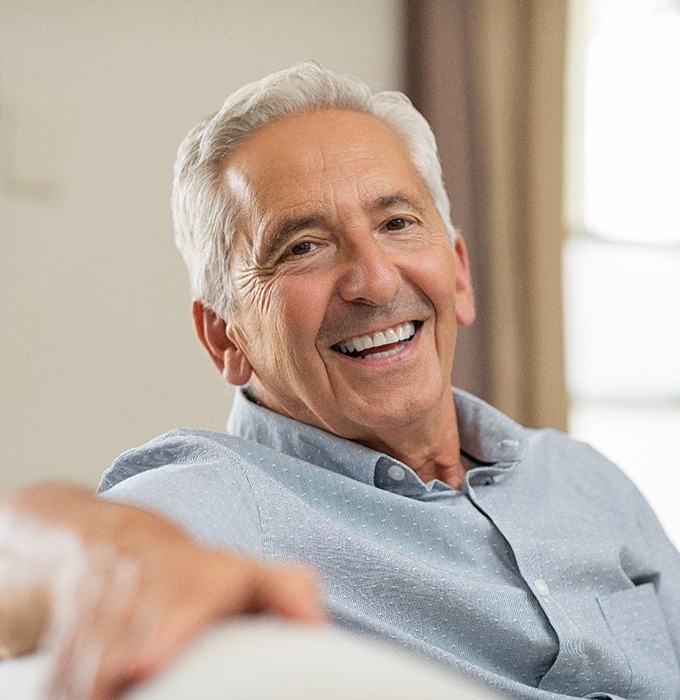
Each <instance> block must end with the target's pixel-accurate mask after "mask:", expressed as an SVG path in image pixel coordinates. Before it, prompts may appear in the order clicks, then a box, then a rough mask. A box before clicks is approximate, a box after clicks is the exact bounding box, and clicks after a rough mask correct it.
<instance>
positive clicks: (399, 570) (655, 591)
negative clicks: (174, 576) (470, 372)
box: [100, 391, 680, 700]
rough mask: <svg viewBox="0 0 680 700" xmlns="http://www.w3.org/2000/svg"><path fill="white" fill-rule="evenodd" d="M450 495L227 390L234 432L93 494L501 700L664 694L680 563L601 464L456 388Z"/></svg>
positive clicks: (122, 474) (674, 638)
mask: <svg viewBox="0 0 680 700" xmlns="http://www.w3.org/2000/svg"><path fill="white" fill-rule="evenodd" d="M455 400H456V411H457V415H458V423H459V431H460V435H461V454H462V456H463V458H464V460H465V461H466V464H467V466H468V468H469V469H468V471H467V474H466V477H465V480H464V483H463V487H462V489H461V490H460V491H458V490H455V489H452V488H451V487H449V486H447V485H446V484H444V483H442V482H439V481H433V482H430V483H427V484H425V483H423V482H422V481H421V480H420V478H419V477H418V476H417V474H416V473H415V472H414V471H412V470H411V469H410V468H409V467H408V466H406V465H405V464H403V463H401V462H398V461H397V460H394V459H393V458H391V457H389V456H388V455H385V454H381V453H378V452H375V451H373V450H370V449H368V448H366V447H363V446H361V445H358V444H356V443H353V442H350V441H348V440H345V439H343V438H339V437H337V436H335V435H332V434H329V433H326V432H325V431H323V430H320V429H317V428H313V427H311V426H308V425H304V424H302V423H299V422H297V421H294V420H291V419H289V418H285V417H283V416H280V415H278V414H276V413H273V412H271V411H269V410H267V409H266V408H262V407H261V406H258V405H256V404H254V403H252V402H250V401H248V400H247V399H246V398H244V397H243V396H242V395H238V396H237V398H236V400H235V403H234V407H233V410H232V414H231V417H230V420H229V426H228V430H229V432H230V433H231V435H223V434H218V433H210V432H203V431H195V430H192V431H188V430H175V431H172V432H170V433H168V434H167V435H164V436H161V437H159V438H157V439H155V440H153V441H152V442H150V443H148V444H147V445H144V446H143V447H141V448H138V449H135V450H131V451H129V452H127V453H125V454H124V455H122V456H121V457H120V458H119V459H118V460H117V461H116V462H115V463H114V465H113V466H112V467H111V468H110V469H109V470H108V471H107V472H106V474H105V475H104V477H103V479H102V483H101V486H100V489H101V490H102V491H106V497H108V498H111V499H115V500H118V501H122V502H128V503H134V504H136V505H141V506H143V507H146V508H149V509H153V510H156V511H159V512H161V513H163V514H165V515H166V516H169V517H170V518H172V519H174V520H175V521H176V522H178V523H179V524H180V525H182V526H183V527H184V528H185V529H186V530H188V531H189V532H191V533H193V535H194V536H195V537H197V538H198V539H199V540H201V541H202V542H204V543H206V544H209V545H211V546H216V547H223V548H231V549H237V550H241V551H245V552H249V553H252V554H256V555H260V556H264V557H267V558H270V559H277V560H282V559H285V560H289V559H295V560H305V561H307V562H311V563H312V564H313V565H314V566H316V567H317V568H318V569H319V570H320V571H321V572H322V573H323V575H324V577H325V582H326V584H325V586H326V588H325V591H326V599H327V602H328V607H329V610H330V611H331V614H332V615H333V617H334V619H335V620H336V621H337V622H338V623H339V624H341V625H343V626H347V627H349V628H352V629H354V630H363V631H366V632H368V633H371V634H377V635H380V636H381V637H386V638H389V639H392V640H394V641H395V642H397V643H399V644H401V645H403V646H406V647H408V648H410V649H412V650H414V651H417V652H421V653H423V654H426V655H427V656H429V657H431V658H434V659H437V660H439V661H441V662H443V663H445V664H447V665H449V666H451V667H453V668H455V669H458V670H459V671H462V672H463V673H467V674H469V675H472V676H474V677H476V678H478V679H481V680H482V681H484V682H486V683H488V684H489V685H491V686H493V687H495V688H496V689H498V690H500V691H502V692H504V693H506V694H508V695H509V696H511V697H516V698H525V699H527V700H530V699H536V700H539V699H542V700H547V699H548V698H553V699H557V698H565V697H569V698H573V697H579V698H581V697H589V698H619V697H621V698H638V699H639V700H655V699H657V698H659V699H660V698H664V699H666V698H667V699H669V700H670V699H677V698H680V671H679V668H678V652H679V651H680V557H679V556H678V553H677V551H676V550H675V548H674V547H673V545H672V544H671V543H670V542H669V541H668V539H667V538H666V536H665V534H664V532H663V530H662V528H661V526H660V525H659V523H658V521H657V519H656V517H655V516H654V514H653V513H652V512H651V510H650V508H649V506H648V505H647V503H646V502H645V501H644V499H643V498H642V497H641V496H640V494H639V492H638V491H637V490H636V489H635V487H634V486H633V485H632V484H631V483H630V482H629V481H628V479H627V478H626V477H625V476H623V474H622V473H621V472H620V471H619V470H618V469H617V468H616V467H614V466H613V465H612V464H610V463H609V462H608V461H607V460H605V459H604V458H603V457H602V456H601V455H599V454H598V453H596V452H594V451H593V450H592V449H591V448H589V447H588V446H586V445H583V444H581V443H577V442H574V441H573V440H570V439H569V438H567V437H566V436H564V435H562V434H560V433H558V432H556V431H553V430H540V431H535V430H527V429H524V428H522V427H520V426H519V425H517V424H516V423H514V422H513V421H512V420H510V419H509V418H508V417H507V416H504V415H503V414H502V413H500V412H499V411H497V410H495V409H494V408H492V407H490V406H488V405H487V404H485V403H484V402H482V401H480V400H479V399H476V398H475V397H473V396H470V395H469V394H466V393H464V392H459V391H456V392H455Z"/></svg>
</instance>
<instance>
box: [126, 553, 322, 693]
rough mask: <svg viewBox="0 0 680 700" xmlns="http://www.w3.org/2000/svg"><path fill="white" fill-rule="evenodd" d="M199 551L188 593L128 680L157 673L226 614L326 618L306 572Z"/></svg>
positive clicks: (317, 589) (314, 581)
mask: <svg viewBox="0 0 680 700" xmlns="http://www.w3.org/2000/svg"><path fill="white" fill-rule="evenodd" d="M203 551H204V553H203V555H202V556H204V557H205V559H204V561H203V568H202V569H200V573H198V572H199V567H195V568H194V572H195V575H194V577H193V589H192V591H193V594H192V595H191V596H189V597H184V598H182V599H179V600H177V602H176V604H175V605H174V606H173V614H172V615H166V616H164V618H163V620H162V622H161V625H160V627H159V628H158V635H157V636H156V637H155V638H153V639H152V640H150V643H149V645H148V647H147V648H146V650H141V651H140V654H139V656H138V658H137V660H136V663H135V664H134V665H133V667H132V668H131V673H130V676H129V677H128V679H129V680H134V681H139V680H141V679H143V678H146V677H148V676H150V675H152V674H153V673H156V672H157V671H158V670H160V669H161V668H163V667H164V666H166V665H167V663H168V662H169V661H170V660H171V659H173V658H174V657H175V656H176V654H177V653H178V652H179V651H180V650H181V649H182V648H183V647H184V646H185V645H186V643H187V642H188V641H189V640H190V639H191V638H192V637H193V636H195V635H196V633H197V632H198V631H200V630H201V629H203V628H204V627H205V626H206V625H207V624H208V623H211V622H214V621H216V620H219V619H223V618H225V617H228V616H232V615H240V614H252V613H262V612H269V613H272V614H275V615H280V616H282V617H285V618H287V619H291V620H297V621H299V622H306V623H320V622H323V621H325V620H326V614H325V610H324V607H323V604H322V602H321V597H320V587H319V584H318V579H317V577H316V576H315V575H313V574H312V573H311V572H309V571H306V570H303V569H298V568H292V567H284V566H270V565H268V564H262V563H261V562H257V561H254V560H252V559H248V558H245V557H236V556H226V555H224V554H221V553H213V552H210V551H209V550H203Z"/></svg>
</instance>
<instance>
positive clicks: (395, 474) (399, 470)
mask: <svg viewBox="0 0 680 700" xmlns="http://www.w3.org/2000/svg"><path fill="white" fill-rule="evenodd" d="M387 473H388V474H389V476H390V478H391V479H394V480H395V481H403V480H404V477H405V476H406V472H405V471H404V468H403V467H400V466H398V465H397V464H393V465H392V466H391V467H390V468H389V469H388V470H387Z"/></svg>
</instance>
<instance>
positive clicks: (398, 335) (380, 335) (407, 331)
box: [337, 321, 416, 359]
mask: <svg viewBox="0 0 680 700" xmlns="http://www.w3.org/2000/svg"><path fill="white" fill-rule="evenodd" d="M415 332H416V327H415V325H414V324H413V323H412V322H411V321H407V322H406V323H402V324H400V325H398V326H396V327H395V328H387V329H385V330H384V331H378V332H377V333H374V334H373V335H372V336H371V335H361V336H357V337H356V338H351V339H350V340H345V341H344V342H342V343H338V345H337V347H338V348H339V349H340V351H341V352H343V353H347V354H349V353H352V352H361V351H362V350H368V349H369V348H379V347H380V346H382V345H391V344H392V343H398V342H399V341H402V340H408V339H409V338H411V337H412V336H413V335H415ZM395 350H397V349H396V348H395ZM387 353H388V354H392V353H391V351H387ZM384 355H385V353H375V354H373V355H372V357H373V358H375V359H379V358H380V357H382V356H384Z"/></svg>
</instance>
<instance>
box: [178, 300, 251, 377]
mask: <svg viewBox="0 0 680 700" xmlns="http://www.w3.org/2000/svg"><path fill="white" fill-rule="evenodd" d="M192 312H193V316H194V326H195V328H196V334H197V335H198V339H199V340H200V341H201V344H202V345H203V347H204V348H205V349H206V350H207V351H208V355H210V359H211V360H212V361H213V362H214V363H215V367H217V369H218V370H219V372H220V374H221V375H222V376H223V377H224V380H225V381H226V382H228V383H229V384H233V385H234V386H243V385H244V384H247V383H248V380H249V379H250V375H251V374H252V373H253V368H252V367H251V365H250V362H249V361H248V358H247V357H246V355H245V353H244V352H243V349H242V348H241V344H240V343H239V342H238V334H237V333H236V331H235V328H234V326H233V324H231V323H229V322H227V321H225V320H224V319H221V318H220V317H219V316H218V315H217V314H216V313H215V312H214V311H211V310H210V309H207V308H205V306H203V304H202V303H201V302H200V301H194V303H193V306H192Z"/></svg>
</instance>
